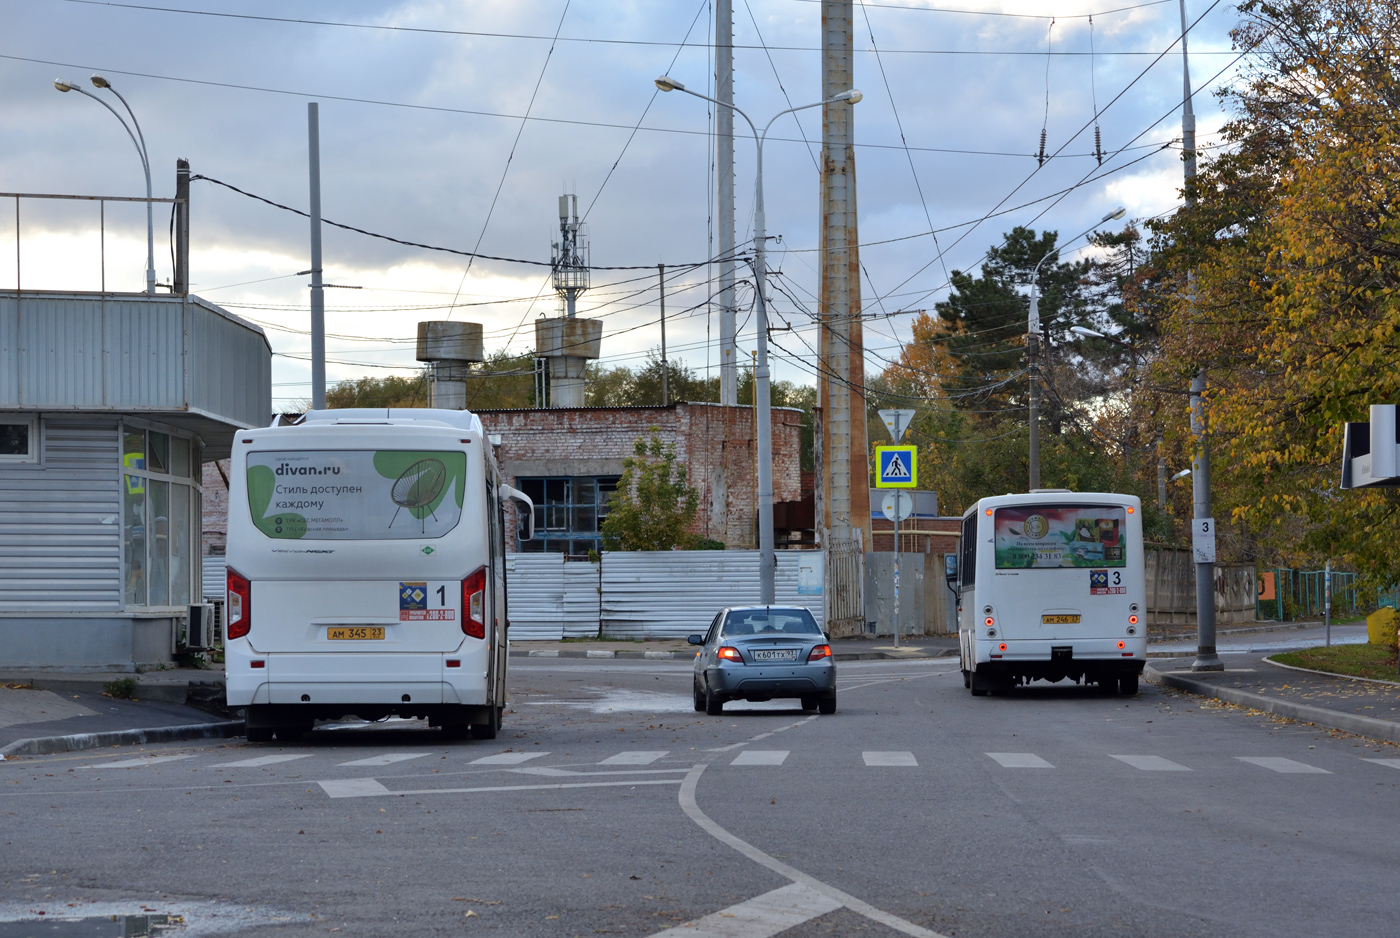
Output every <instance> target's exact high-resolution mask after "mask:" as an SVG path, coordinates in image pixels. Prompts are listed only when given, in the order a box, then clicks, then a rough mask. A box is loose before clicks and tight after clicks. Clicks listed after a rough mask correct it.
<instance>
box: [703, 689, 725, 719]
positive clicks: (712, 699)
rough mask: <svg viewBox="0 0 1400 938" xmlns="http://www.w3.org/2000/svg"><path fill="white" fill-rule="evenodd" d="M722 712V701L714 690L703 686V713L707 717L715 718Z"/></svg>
mask: <svg viewBox="0 0 1400 938" xmlns="http://www.w3.org/2000/svg"><path fill="white" fill-rule="evenodd" d="M723 712H724V701H723V700H721V699H720V698H719V696H718V695H717V694H715V692H714V688H712V687H710V686H709V685H708V684H707V685H705V713H706V715H708V716H712V717H717V716H719V715H720V714H721V713H723Z"/></svg>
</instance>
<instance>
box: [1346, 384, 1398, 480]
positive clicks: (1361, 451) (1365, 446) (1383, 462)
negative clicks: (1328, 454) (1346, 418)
mask: <svg viewBox="0 0 1400 938" xmlns="http://www.w3.org/2000/svg"><path fill="white" fill-rule="evenodd" d="M1342 488H1344V489H1369V488H1400V424H1397V423H1396V419H1395V405H1394V404H1372V405H1371V420H1370V422H1369V423H1349V424H1347V425H1346V431H1345V433H1344V434H1343V438H1342Z"/></svg>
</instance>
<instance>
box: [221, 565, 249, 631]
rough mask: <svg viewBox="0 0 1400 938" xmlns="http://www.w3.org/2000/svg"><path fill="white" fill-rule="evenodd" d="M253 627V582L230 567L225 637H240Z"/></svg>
mask: <svg viewBox="0 0 1400 938" xmlns="http://www.w3.org/2000/svg"><path fill="white" fill-rule="evenodd" d="M252 627H253V584H251V583H249V582H248V578H247V577H245V576H243V575H242V574H241V573H239V572H238V571H236V570H234V569H233V568H232V567H229V568H228V622H227V623H226V624H225V625H224V637H225V638H242V637H243V636H245V635H247V634H248V630H249V629H251V628H252Z"/></svg>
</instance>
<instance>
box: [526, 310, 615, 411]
mask: <svg viewBox="0 0 1400 938" xmlns="http://www.w3.org/2000/svg"><path fill="white" fill-rule="evenodd" d="M602 344H603V323H602V321H601V320H598V319H571V318H569V317H568V316H562V317H560V318H558V319H537V320H535V355H536V357H538V358H543V359H544V360H545V361H546V362H547V363H548V365H549V406H550V407H582V406H583V392H584V380H583V379H584V373H585V371H586V369H587V368H588V363H589V362H590V361H593V360H596V359H597V358H598V355H599V354H600V352H601V349H602Z"/></svg>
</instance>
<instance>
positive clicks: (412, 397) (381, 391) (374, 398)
mask: <svg viewBox="0 0 1400 938" xmlns="http://www.w3.org/2000/svg"><path fill="white" fill-rule="evenodd" d="M309 406H310V404H309V402H308V403H306V407H309ZM427 406H428V370H427V369H426V368H425V369H423V370H422V371H420V372H419V373H418V374H416V375H414V376H413V377H411V378H407V377H401V376H399V375H388V376H386V377H383V378H350V379H347V380H345V381H337V382H336V383H335V384H334V385H333V386H331V387H330V388H328V389H327V390H326V407H328V408H342V407H427ZM303 409H304V408H303Z"/></svg>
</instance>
